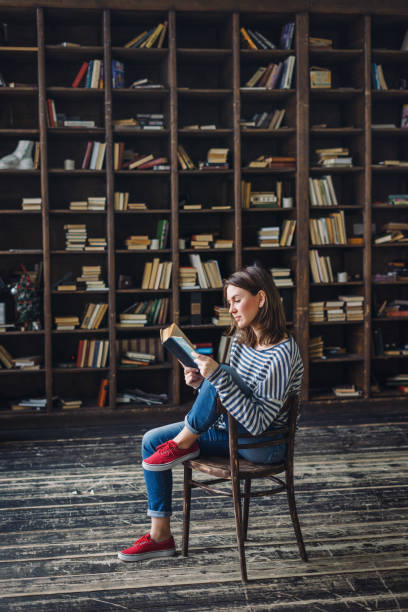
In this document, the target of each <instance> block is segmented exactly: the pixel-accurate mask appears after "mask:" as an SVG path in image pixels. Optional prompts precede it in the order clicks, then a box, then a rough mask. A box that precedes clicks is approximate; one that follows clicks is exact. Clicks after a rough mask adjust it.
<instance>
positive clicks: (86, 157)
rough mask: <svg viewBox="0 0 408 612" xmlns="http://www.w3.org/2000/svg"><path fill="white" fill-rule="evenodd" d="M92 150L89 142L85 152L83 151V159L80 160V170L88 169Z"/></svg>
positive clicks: (91, 144)
mask: <svg viewBox="0 0 408 612" xmlns="http://www.w3.org/2000/svg"><path fill="white" fill-rule="evenodd" d="M92 148H93V142H92V140H91V141H90V142H88V144H87V145H86V151H85V155H84V159H83V160H82V166H81V167H82V170H86V169H87V168H89V160H90V159H91V153H92Z"/></svg>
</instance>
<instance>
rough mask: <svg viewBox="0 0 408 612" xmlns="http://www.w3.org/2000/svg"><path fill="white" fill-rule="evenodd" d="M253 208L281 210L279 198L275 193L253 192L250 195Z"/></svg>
mask: <svg viewBox="0 0 408 612" xmlns="http://www.w3.org/2000/svg"><path fill="white" fill-rule="evenodd" d="M250 207H251V208H279V206H278V198H277V195H276V193H275V192H274V191H252V192H251V195H250Z"/></svg>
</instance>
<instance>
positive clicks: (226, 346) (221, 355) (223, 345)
mask: <svg viewBox="0 0 408 612" xmlns="http://www.w3.org/2000/svg"><path fill="white" fill-rule="evenodd" d="M231 346H232V336H221V338H220V343H219V345H218V355H217V361H218V363H229V360H230V355H231Z"/></svg>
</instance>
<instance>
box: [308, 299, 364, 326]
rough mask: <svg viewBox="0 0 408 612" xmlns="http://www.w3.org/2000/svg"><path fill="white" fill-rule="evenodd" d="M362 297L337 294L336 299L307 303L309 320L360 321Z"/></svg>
mask: <svg viewBox="0 0 408 612" xmlns="http://www.w3.org/2000/svg"><path fill="white" fill-rule="evenodd" d="M363 309H364V297H363V296H360V295H339V296H338V298H337V300H328V301H318V302H310V303H309V321H310V322H311V323H321V322H323V321H331V322H337V321H362V320H363V318H364V310H363Z"/></svg>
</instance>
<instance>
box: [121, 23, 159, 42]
mask: <svg viewBox="0 0 408 612" xmlns="http://www.w3.org/2000/svg"><path fill="white" fill-rule="evenodd" d="M166 32H167V21H163V23H159V24H157V25H156V26H153V27H152V28H149V29H148V30H143V32H140V33H139V34H138V35H137V36H135V37H134V38H132V39H131V40H129V42H127V43H126V44H125V45H124V47H125V49H153V47H155V48H156V49H161V48H162V46H163V43H164V37H165V36H166Z"/></svg>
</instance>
